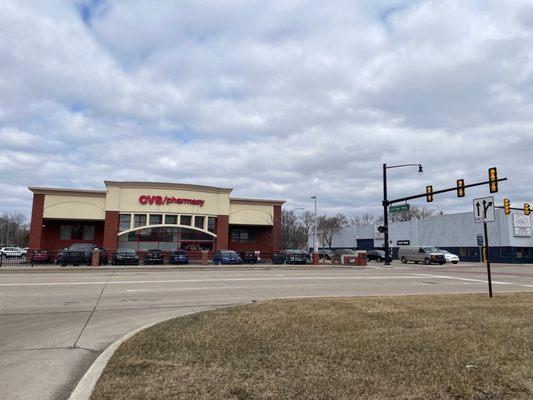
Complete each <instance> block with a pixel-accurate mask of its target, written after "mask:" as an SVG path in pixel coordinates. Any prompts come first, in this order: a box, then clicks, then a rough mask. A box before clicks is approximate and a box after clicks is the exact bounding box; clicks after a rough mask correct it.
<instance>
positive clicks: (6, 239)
mask: <svg viewBox="0 0 533 400" xmlns="http://www.w3.org/2000/svg"><path fill="white" fill-rule="evenodd" d="M29 234H30V228H29V225H28V224H27V219H26V216H25V215H24V214H23V213H20V212H16V213H11V214H7V213H4V214H3V215H2V216H0V247H5V246H19V247H26V246H27V245H28V237H29Z"/></svg>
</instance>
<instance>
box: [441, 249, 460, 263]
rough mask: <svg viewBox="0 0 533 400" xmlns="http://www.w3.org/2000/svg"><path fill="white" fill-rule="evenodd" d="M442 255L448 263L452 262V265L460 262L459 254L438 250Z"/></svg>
mask: <svg viewBox="0 0 533 400" xmlns="http://www.w3.org/2000/svg"><path fill="white" fill-rule="evenodd" d="M438 250H439V251H440V252H441V253H443V254H444V258H445V259H446V262H447V263H448V262H451V263H452V264H457V263H458V262H459V256H458V255H457V254H453V253H450V252H449V251H448V250H444V249H438Z"/></svg>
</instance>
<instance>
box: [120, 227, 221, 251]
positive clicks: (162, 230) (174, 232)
mask: <svg viewBox="0 0 533 400" xmlns="http://www.w3.org/2000/svg"><path fill="white" fill-rule="evenodd" d="M118 240H119V242H120V247H127V248H130V249H134V250H140V251H144V250H150V249H160V250H163V251H172V250H176V249H184V250H198V249H206V250H212V249H213V247H214V240H215V239H214V238H213V236H211V235H208V234H206V233H203V232H199V231H196V230H193V229H189V228H177V227H176V228H167V227H159V228H145V229H140V230H138V231H134V232H128V233H127V234H124V235H119V237H118Z"/></svg>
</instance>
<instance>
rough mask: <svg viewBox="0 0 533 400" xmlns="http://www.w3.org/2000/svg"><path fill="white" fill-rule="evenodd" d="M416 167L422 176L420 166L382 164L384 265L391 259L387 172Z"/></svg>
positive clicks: (388, 263)
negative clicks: (393, 169) (394, 169)
mask: <svg viewBox="0 0 533 400" xmlns="http://www.w3.org/2000/svg"><path fill="white" fill-rule="evenodd" d="M403 167H418V173H419V174H422V173H423V172H424V171H423V169H422V164H401V165H391V166H387V164H383V228H384V230H383V241H384V246H383V247H384V249H385V265H390V262H391V259H392V257H390V256H389V251H390V246H389V200H388V199H387V170H388V169H391V168H403Z"/></svg>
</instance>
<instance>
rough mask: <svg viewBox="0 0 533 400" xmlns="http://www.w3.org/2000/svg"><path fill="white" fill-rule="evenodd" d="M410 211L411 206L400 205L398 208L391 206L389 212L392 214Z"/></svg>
mask: <svg viewBox="0 0 533 400" xmlns="http://www.w3.org/2000/svg"><path fill="white" fill-rule="evenodd" d="M407 211H409V204H398V205H397V206H390V207H389V212H390V213H391V214H395V213H401V212H407Z"/></svg>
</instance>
